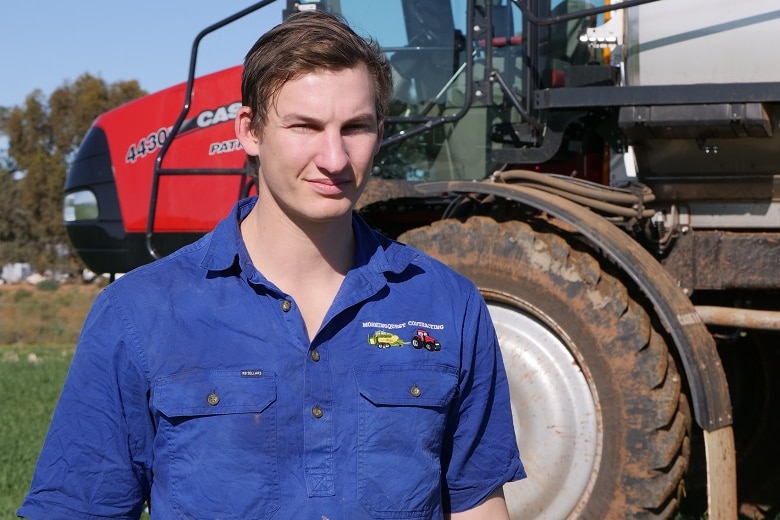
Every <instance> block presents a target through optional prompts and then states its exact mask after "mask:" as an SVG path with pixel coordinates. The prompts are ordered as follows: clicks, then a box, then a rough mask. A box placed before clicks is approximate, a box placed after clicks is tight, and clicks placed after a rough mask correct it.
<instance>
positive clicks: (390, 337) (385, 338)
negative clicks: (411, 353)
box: [368, 330, 409, 348]
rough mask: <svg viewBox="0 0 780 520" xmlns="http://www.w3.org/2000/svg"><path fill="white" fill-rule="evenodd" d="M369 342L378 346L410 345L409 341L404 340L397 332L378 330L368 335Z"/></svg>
mask: <svg viewBox="0 0 780 520" xmlns="http://www.w3.org/2000/svg"><path fill="white" fill-rule="evenodd" d="M368 344H369V345H375V346H376V347H377V348H389V347H400V346H403V345H408V344H409V342H408V341H403V340H401V338H399V337H398V335H397V334H393V333H392V332H386V331H384V330H378V331H376V332H374V333H373V334H371V335H370V336H369V337H368Z"/></svg>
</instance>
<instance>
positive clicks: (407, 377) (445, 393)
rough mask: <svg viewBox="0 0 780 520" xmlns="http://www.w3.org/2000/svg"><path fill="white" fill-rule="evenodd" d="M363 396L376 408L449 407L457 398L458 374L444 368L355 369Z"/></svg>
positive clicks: (397, 366)
mask: <svg viewBox="0 0 780 520" xmlns="http://www.w3.org/2000/svg"><path fill="white" fill-rule="evenodd" d="M355 379H356V380H357V386H358V391H359V392H360V394H361V395H362V396H363V397H365V398H366V399H368V400H369V401H371V402H372V403H374V404H375V405H393V406H436V407H439V406H446V405H447V404H448V403H449V402H450V401H451V400H452V396H453V395H455V389H456V388H457V385H458V372H457V370H456V369H455V368H453V367H449V366H444V365H381V366H370V367H355Z"/></svg>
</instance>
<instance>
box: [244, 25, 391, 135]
mask: <svg viewBox="0 0 780 520" xmlns="http://www.w3.org/2000/svg"><path fill="white" fill-rule="evenodd" d="M361 64H362V65H365V67H366V69H367V70H368V74H369V76H370V77H371V80H372V82H373V84H374V96H375V99H376V102H375V103H376V115H377V120H378V121H379V122H380V123H381V122H382V121H383V120H384V117H385V113H386V112H387V105H388V103H389V99H390V96H391V95H392V92H393V79H392V73H391V71H390V65H389V64H388V62H387V59H386V58H385V55H384V54H383V53H382V51H381V50H380V49H379V46H378V45H377V43H376V42H375V41H374V40H364V39H363V38H361V37H360V36H358V35H357V34H356V33H355V32H354V31H353V30H352V29H351V28H350V27H349V25H347V23H346V22H345V21H344V20H343V19H341V18H340V17H338V16H336V15H333V14H329V13H325V12H322V11H303V12H299V13H295V14H293V15H292V16H290V17H289V18H287V20H285V21H284V22H282V23H281V24H279V25H277V26H276V27H274V28H273V29H271V30H270V31H268V32H267V33H265V34H264V35H263V36H261V37H260V39H258V40H257V42H255V44H254V45H253V46H252V48H251V49H250V50H249V52H248V53H247V55H246V58H244V72H243V76H242V79H241V102H242V104H243V105H245V106H248V107H249V108H251V109H252V127H253V128H254V129H256V130H262V128H263V125H264V124H265V122H266V121H267V117H268V109H269V108H270V106H271V104H272V103H273V100H274V98H275V96H276V94H277V93H278V92H279V90H280V89H281V88H282V87H283V86H284V84H285V83H287V82H288V81H291V80H294V79H297V78H299V77H301V76H303V75H305V74H309V73H311V72H315V71H318V70H328V71H338V70H344V69H351V68H353V67H356V66H359V65H361Z"/></svg>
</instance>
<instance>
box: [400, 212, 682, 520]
mask: <svg viewBox="0 0 780 520" xmlns="http://www.w3.org/2000/svg"><path fill="white" fill-rule="evenodd" d="M537 227H539V229H534V228H532V227H531V226H530V225H529V224H527V223H524V222H518V221H508V222H503V223H498V222H496V221H494V220H492V219H490V218H487V217H472V218H470V219H469V220H468V221H466V222H465V223H463V222H460V221H457V220H444V221H440V222H436V223H434V224H433V225H431V226H427V227H424V228H419V229H415V230H411V231H408V232H406V233H405V234H403V235H402V236H401V237H399V240H400V241H402V242H406V243H409V244H410V245H413V246H415V247H417V248H419V249H421V250H423V251H425V252H427V253H429V254H430V255H432V256H434V257H436V258H438V259H440V260H442V261H443V262H445V263H446V264H448V265H450V266H451V267H453V268H454V269H456V270H457V271H459V272H461V273H462V274H464V275H465V276H467V277H469V278H470V279H471V280H473V281H474V283H475V284H476V285H477V286H478V287H479V288H480V290H481V291H482V294H483V296H484V297H485V300H486V301H487V302H488V306H489V308H490V312H491V317H492V318H493V321H494V323H495V326H496V331H497V334H498V338H499V343H500V345H501V350H502V353H503V357H504V364H505V366H506V368H507V373H508V377H509V381H510V392H511V395H512V409H513V414H514V420H515V428H516V431H517V438H518V444H519V446H520V450H521V456H522V457H523V460H524V463H525V465H526V470H527V472H528V479H526V480H524V481H521V482H518V483H513V484H509V485H507V486H506V487H505V493H506V496H507V504H508V506H509V508H510V515H511V517H512V518H513V519H521V518H522V519H530V518H550V519H562V518H593V519H598V520H602V519H608V518H673V517H674V514H675V511H676V510H677V508H678V505H679V500H680V497H681V494H682V490H683V475H684V472H685V469H686V467H687V464H688V460H689V452H690V440H689V434H690V432H689V429H690V408H689V406H688V401H687V399H686V396H685V394H684V392H682V391H681V387H682V384H681V378H680V376H679V373H678V371H677V368H676V366H675V363H674V360H673V358H672V356H670V354H669V350H668V347H667V345H666V342H665V341H664V338H663V336H662V335H661V334H660V333H659V332H658V330H657V328H656V327H657V325H656V324H654V322H653V320H651V318H650V316H649V315H648V313H647V312H646V311H645V309H643V307H642V304H640V299H639V296H637V295H632V293H631V291H629V290H628V289H627V287H626V286H625V285H624V284H623V283H621V281H620V280H619V279H618V278H617V277H616V276H614V275H612V274H609V273H608V272H607V271H608V270H610V269H611V268H610V267H609V266H608V265H606V264H605V265H602V264H601V263H600V262H599V261H598V260H597V259H596V258H595V256H594V255H593V254H591V253H589V252H588V251H587V250H586V248H584V247H582V246H581V245H577V244H575V242H574V241H571V240H569V241H567V239H566V238H564V237H563V236H559V235H558V234H554V233H553V232H551V231H549V230H548V231H543V230H542V229H541V227H540V226H537ZM560 235H563V233H560Z"/></svg>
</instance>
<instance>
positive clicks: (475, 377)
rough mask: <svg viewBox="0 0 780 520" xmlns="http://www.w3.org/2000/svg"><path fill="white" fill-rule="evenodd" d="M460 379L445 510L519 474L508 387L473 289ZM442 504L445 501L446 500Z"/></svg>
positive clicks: (463, 506) (476, 499) (463, 505)
mask: <svg viewBox="0 0 780 520" xmlns="http://www.w3.org/2000/svg"><path fill="white" fill-rule="evenodd" d="M462 337H463V345H462V349H463V354H462V362H463V366H462V369H461V381H460V387H459V394H458V397H457V400H456V403H454V405H453V410H452V413H451V417H450V419H449V421H448V436H447V439H446V440H445V442H446V443H447V444H448V446H445V450H446V452H445V459H443V462H444V464H445V467H444V472H445V482H444V483H443V487H444V490H445V493H444V494H445V508H446V509H447V510H450V511H454V512H458V511H466V510H468V509H471V508H473V507H475V506H477V505H479V504H480V503H482V502H483V501H484V500H485V499H486V498H487V497H488V496H490V495H491V494H492V493H493V492H494V491H495V490H497V489H498V488H500V487H501V486H503V485H504V484H505V483H507V482H512V481H515V480H520V479H522V478H525V476H526V474H525V470H524V468H523V464H522V462H521V460H520V454H519V450H518V447H517V440H516V437H515V431H514V427H513V424H512V411H511V405H510V400H509V385H508V383H507V378H506V372H505V370H504V365H503V360H502V358H501V351H500V349H499V348H498V339H497V338H496V333H495V330H494V328H493V323H492V321H491V319H490V314H489V313H488V309H487V306H486V305H485V302H484V300H483V299H482V297H481V296H480V294H479V292H478V291H477V290H476V288H474V290H473V292H472V294H471V296H470V298H469V300H468V304H467V309H466V314H465V319H464V324H463V333H462ZM447 502H448V503H447Z"/></svg>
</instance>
